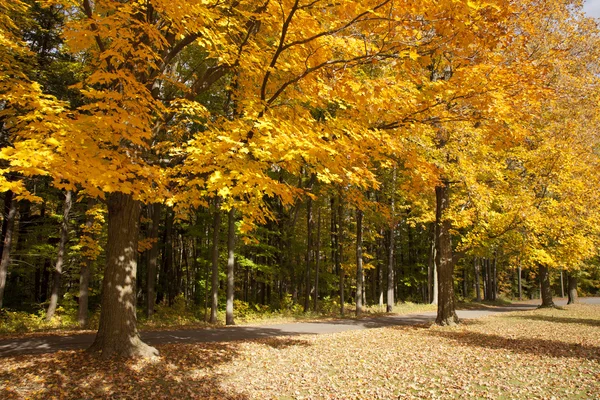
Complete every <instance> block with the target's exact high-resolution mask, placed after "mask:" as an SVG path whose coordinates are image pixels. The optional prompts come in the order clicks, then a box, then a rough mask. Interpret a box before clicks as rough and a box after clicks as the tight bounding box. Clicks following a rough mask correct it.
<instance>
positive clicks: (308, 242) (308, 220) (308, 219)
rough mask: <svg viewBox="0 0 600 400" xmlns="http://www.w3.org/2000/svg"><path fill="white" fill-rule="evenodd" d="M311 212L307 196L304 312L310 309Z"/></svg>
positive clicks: (310, 200) (310, 202)
mask: <svg viewBox="0 0 600 400" xmlns="http://www.w3.org/2000/svg"><path fill="white" fill-rule="evenodd" d="M313 225H314V221H313V214H312V198H311V197H309V198H308V203H307V205H306V270H305V274H304V282H305V285H306V287H305V291H304V312H307V311H309V310H310V288H311V283H310V267H311V265H312V248H313V243H312V231H313Z"/></svg>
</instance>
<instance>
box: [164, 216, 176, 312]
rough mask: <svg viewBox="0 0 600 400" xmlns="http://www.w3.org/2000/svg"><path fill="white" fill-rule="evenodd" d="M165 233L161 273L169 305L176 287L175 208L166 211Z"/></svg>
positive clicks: (171, 302)
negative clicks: (174, 259) (174, 250)
mask: <svg viewBox="0 0 600 400" xmlns="http://www.w3.org/2000/svg"><path fill="white" fill-rule="evenodd" d="M165 214H166V215H165V235H164V246H165V247H164V252H163V263H162V264H163V270H162V272H161V275H162V277H163V279H162V281H163V285H162V286H163V291H164V293H165V295H166V296H167V303H168V304H169V306H172V305H173V302H174V301H175V295H174V288H175V279H174V276H175V266H174V265H173V264H174V263H173V222H174V219H175V212H174V210H173V209H171V208H168V209H167V212H166V213H165Z"/></svg>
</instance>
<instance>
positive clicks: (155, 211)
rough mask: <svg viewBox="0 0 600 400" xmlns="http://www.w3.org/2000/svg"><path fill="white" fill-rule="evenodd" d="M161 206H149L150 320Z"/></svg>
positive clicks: (153, 296)
mask: <svg viewBox="0 0 600 400" xmlns="http://www.w3.org/2000/svg"><path fill="white" fill-rule="evenodd" d="M161 209H162V206H161V205H160V204H159V203H154V204H150V205H149V206H148V211H150V218H151V219H152V226H151V227H150V237H151V238H152V239H154V243H152V247H151V248H150V250H148V271H146V273H147V278H146V293H147V298H146V316H147V317H148V318H151V317H152V315H153V314H154V306H155V304H156V274H157V273H158V249H159V240H158V228H159V226H160V214H161Z"/></svg>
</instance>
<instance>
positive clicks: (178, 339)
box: [0, 297, 600, 357]
mask: <svg viewBox="0 0 600 400" xmlns="http://www.w3.org/2000/svg"><path fill="white" fill-rule="evenodd" d="M580 301H581V302H582V303H586V304H600V297H590V298H580ZM555 304H557V305H564V304H566V300H564V299H556V300H555ZM538 305H539V301H537V302H523V303H515V304H511V305H510V306H506V307H497V308H486V309H479V310H458V311H457V314H458V316H459V318H461V319H473V318H481V317H485V316H488V315H493V314H497V313H503V312H510V311H525V310H532V309H535V308H536V307H537V306H538ZM435 317H436V313H435V312H425V313H419V314H407V315H390V316H383V317H374V318H369V317H366V318H363V319H359V320H353V319H345V320H334V321H320V322H293V323H285V324H272V325H243V326H229V327H223V328H207V329H194V330H191V329H186V330H173V331H148V332H141V337H142V340H144V341H145V342H146V343H148V344H150V345H160V344H170V343H202V342H228V341H233V340H252V339H259V338H265V337H274V336H293V335H307V334H313V335H319V334H324V333H336V332H344V331H350V330H361V329H371V328H381V327H386V326H401V325H418V324H427V323H431V322H433V321H434V320H435ZM94 336H95V335H94V334H91V333H87V334H86V333H84V334H73V335H66V336H58V335H44V336H37V337H36V336H30V337H26V338H18V339H0V357H6V356H14V355H24V354H42V353H53V352H57V351H61V350H78V349H85V348H87V347H89V346H90V345H91V344H92V342H93V341H94Z"/></svg>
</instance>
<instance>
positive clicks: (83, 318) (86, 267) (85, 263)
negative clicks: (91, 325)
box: [77, 199, 96, 328]
mask: <svg viewBox="0 0 600 400" xmlns="http://www.w3.org/2000/svg"><path fill="white" fill-rule="evenodd" d="M95 203H96V202H95V201H94V199H88V205H87V211H88V213H87V215H86V218H85V232H84V235H87V236H89V240H93V238H92V237H91V234H92V233H91V230H92V226H93V225H94V216H93V215H92V214H91V213H90V211H91V210H92V208H93V207H94V204H95ZM85 251H90V249H88V248H86V249H84V253H85ZM92 261H93V260H92V258H91V257H89V256H84V257H83V260H82V262H81V273H80V275H79V304H78V309H77V323H78V324H79V326H80V327H81V328H84V327H85V326H86V325H87V322H88V299H89V287H90V275H91V269H92Z"/></svg>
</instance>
